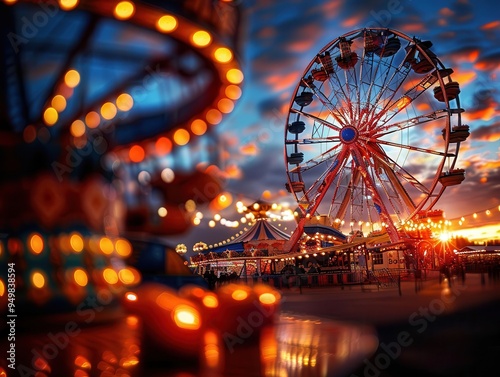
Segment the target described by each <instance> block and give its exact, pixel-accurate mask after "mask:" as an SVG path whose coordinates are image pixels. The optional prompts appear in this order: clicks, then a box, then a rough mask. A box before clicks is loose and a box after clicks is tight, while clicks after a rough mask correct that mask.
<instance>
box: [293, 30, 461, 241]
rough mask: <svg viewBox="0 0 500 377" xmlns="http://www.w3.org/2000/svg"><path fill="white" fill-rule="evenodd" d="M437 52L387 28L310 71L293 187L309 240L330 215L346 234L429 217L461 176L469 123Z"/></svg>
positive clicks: (345, 45)
mask: <svg viewBox="0 0 500 377" xmlns="http://www.w3.org/2000/svg"><path fill="white" fill-rule="evenodd" d="M431 47H432V43H431V42H430V41H424V40H420V39H417V38H415V37H409V36H407V35H405V34H403V33H401V32H399V31H396V30H391V29H387V28H370V29H359V30H354V31H351V32H348V33H346V34H344V35H342V36H340V37H338V38H336V39H334V40H333V41H331V42H330V43H328V44H327V45H326V46H325V47H324V48H323V49H322V50H321V51H319V52H318V53H317V54H316V55H315V56H314V58H313V59H312V60H311V62H310V63H309V65H308V66H307V68H306V69H305V70H304V73H303V74H302V76H301V78H300V80H299V83H298V84H297V86H296V88H295V90H294V92H293V95H292V99H291V102H290V105H289V110H288V116H287V122H286V126H285V141H284V144H285V148H284V152H285V159H286V171H287V176H288V182H287V183H286V187H287V189H288V191H289V192H290V193H292V194H293V195H294V197H295V199H296V201H297V203H298V212H299V217H300V220H299V225H298V228H297V230H296V231H295V232H294V235H293V236H292V237H293V238H295V241H297V240H298V238H299V237H300V235H301V234H302V228H303V226H304V223H305V222H306V221H307V219H308V218H310V217H311V216H316V215H322V216H323V217H325V215H327V218H328V219H329V220H330V221H331V225H332V226H334V227H336V228H338V229H341V230H343V231H345V232H346V233H351V234H355V233H359V231H361V232H362V233H364V234H367V233H369V232H381V233H385V232H387V234H388V236H389V238H390V240H391V241H392V242H397V241H399V240H401V238H402V233H401V226H402V225H403V224H404V223H405V222H406V221H408V220H410V219H412V218H414V217H415V216H416V215H417V214H421V213H425V212H426V211H430V210H431V209H432V208H433V206H434V205H435V204H436V202H437V201H438V199H439V198H440V197H441V195H442V194H443V192H444V191H445V189H446V187H448V186H451V185H457V184H460V183H461V182H462V181H463V180H464V178H465V172H464V170H463V169H457V168H456V167H455V164H456V162H457V158H458V153H459V149H460V144H461V143H462V142H464V141H465V140H466V139H467V137H468V136H469V126H468V125H463V124H462V119H461V116H462V112H463V111H464V110H463V109H462V108H461V107H460V100H459V93H460V87H459V83H458V82H456V81H453V80H452V78H451V76H452V74H453V70H452V69H451V68H447V67H445V65H444V64H443V63H442V62H441V61H440V60H439V58H438V57H437V55H436V54H435V53H434V52H433V51H432V49H431Z"/></svg>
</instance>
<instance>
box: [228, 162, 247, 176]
mask: <svg viewBox="0 0 500 377" xmlns="http://www.w3.org/2000/svg"><path fill="white" fill-rule="evenodd" d="M225 173H226V175H227V177H228V178H232V179H241V178H242V177H243V173H242V171H241V169H240V168H239V167H238V165H235V164H231V165H228V166H226V168H225Z"/></svg>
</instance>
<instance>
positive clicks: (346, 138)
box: [340, 126, 358, 144]
mask: <svg viewBox="0 0 500 377" xmlns="http://www.w3.org/2000/svg"><path fill="white" fill-rule="evenodd" d="M357 139H358V130H357V129H356V128H354V127H353V126H345V127H343V128H342V130H340V140H341V141H342V142H343V143H344V144H351V143H354V142H355V141H356V140H357Z"/></svg>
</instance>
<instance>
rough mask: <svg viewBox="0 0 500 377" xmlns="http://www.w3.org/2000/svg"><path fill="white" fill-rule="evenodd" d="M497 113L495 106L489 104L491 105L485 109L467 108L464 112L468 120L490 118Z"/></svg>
mask: <svg viewBox="0 0 500 377" xmlns="http://www.w3.org/2000/svg"><path fill="white" fill-rule="evenodd" d="M495 113H496V110H495V107H493V106H489V107H487V108H484V109H477V110H472V111H471V110H467V111H466V112H465V113H464V117H465V118H466V119H467V120H468V121H472V120H478V119H480V120H490V119H492V118H493V117H494V116H495Z"/></svg>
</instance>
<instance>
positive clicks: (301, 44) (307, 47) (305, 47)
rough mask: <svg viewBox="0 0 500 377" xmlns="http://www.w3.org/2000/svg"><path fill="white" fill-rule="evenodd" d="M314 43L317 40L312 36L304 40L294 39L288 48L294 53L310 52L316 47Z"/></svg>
mask: <svg viewBox="0 0 500 377" xmlns="http://www.w3.org/2000/svg"><path fill="white" fill-rule="evenodd" d="M314 43H315V40H314V39H312V38H311V39H308V40H303V41H294V42H291V43H289V45H288V46H287V50H289V51H291V52H294V53H302V52H305V53H308V52H309V51H311V50H312V48H313V47H314Z"/></svg>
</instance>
